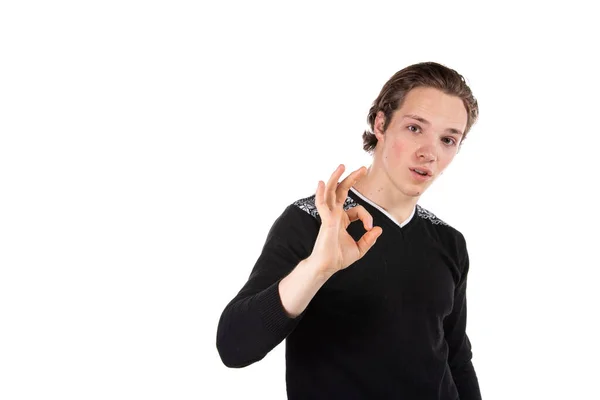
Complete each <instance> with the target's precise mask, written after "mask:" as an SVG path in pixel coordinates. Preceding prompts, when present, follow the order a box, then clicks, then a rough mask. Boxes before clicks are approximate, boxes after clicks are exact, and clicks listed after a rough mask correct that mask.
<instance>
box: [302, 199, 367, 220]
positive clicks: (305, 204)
mask: <svg viewBox="0 0 600 400" xmlns="http://www.w3.org/2000/svg"><path fill="white" fill-rule="evenodd" d="M291 205H292V206H294V207H297V208H298V209H299V210H302V211H304V212H305V213H307V214H308V215H310V216H312V217H313V218H315V219H317V220H320V219H321V218H320V217H319V210H317V205H316V195H314V194H313V195H312V196H308V197H303V198H301V199H298V200H296V201H294V202H293V203H292V204H291ZM357 205H358V203H357V202H356V201H355V200H354V199H353V198H352V197H350V196H347V197H346V200H345V201H344V210H349V209H351V208H352V207H356V206H357Z"/></svg>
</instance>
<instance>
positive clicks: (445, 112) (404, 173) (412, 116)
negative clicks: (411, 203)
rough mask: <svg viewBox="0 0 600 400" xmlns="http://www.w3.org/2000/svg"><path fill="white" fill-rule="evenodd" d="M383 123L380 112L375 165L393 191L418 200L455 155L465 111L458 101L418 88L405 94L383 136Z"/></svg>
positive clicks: (377, 125)
mask: <svg viewBox="0 0 600 400" xmlns="http://www.w3.org/2000/svg"><path fill="white" fill-rule="evenodd" d="M384 122H385V115H384V114H383V112H381V111H380V112H379V113H378V115H377V117H376V119H375V126H374V128H375V129H374V130H375V135H376V136H377V139H378V143H377V148H376V151H375V157H376V158H377V159H378V161H377V162H378V164H379V165H380V166H381V167H382V168H383V170H384V173H385V174H387V177H388V179H389V181H390V182H391V183H392V185H394V186H395V187H396V189H398V190H399V191H401V192H402V193H404V194H405V195H407V196H420V195H421V194H423V192H424V191H425V190H426V189H427V188H428V187H429V186H430V185H431V184H432V183H433V181H434V180H435V179H436V178H437V177H438V176H439V175H440V174H441V173H442V171H444V169H446V167H447V166H448V165H449V164H450V162H451V161H452V159H453V158H454V156H455V155H456V153H457V151H458V145H459V143H460V140H461V138H462V136H461V133H462V132H464V130H465V128H466V126H467V111H466V109H465V106H464V104H463V102H462V100H461V99H460V98H459V97H456V96H450V95H447V94H445V93H443V92H442V91H440V90H437V89H432V88H424V87H419V88H415V89H412V90H410V91H409V92H408V94H407V95H406V97H405V99H404V103H403V104H402V107H400V108H399V109H398V110H396V111H395V112H394V114H393V115H392V121H391V122H390V124H389V126H388V128H387V130H386V131H385V133H383V132H382V129H383V123H384ZM415 168H416V169H421V170H423V169H424V170H427V173H428V176H426V177H422V176H420V175H419V174H418V173H416V172H413V171H412V169H415Z"/></svg>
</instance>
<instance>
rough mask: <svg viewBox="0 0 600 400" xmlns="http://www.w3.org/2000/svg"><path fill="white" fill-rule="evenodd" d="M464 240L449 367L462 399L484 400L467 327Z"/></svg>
mask: <svg viewBox="0 0 600 400" xmlns="http://www.w3.org/2000/svg"><path fill="white" fill-rule="evenodd" d="M461 238H462V252H461V253H462V260H461V267H462V274H461V278H460V280H459V283H458V285H457V287H456V289H455V292H454V307H453V310H452V313H451V314H450V315H448V317H447V318H446V319H445V320H444V336H445V339H446V342H447V343H448V364H449V366H450V370H451V371H452V377H453V379H454V383H455V384H456V388H457V390H458V394H459V398H460V400H481V392H480V389H479V382H478V379H477V374H476V373H475V368H474V367H473V362H472V361H471V358H472V356H473V354H472V352H471V342H470V341H469V337H468V336H467V333H466V325H467V294H466V293H467V276H468V271H469V256H468V253H467V248H466V243H465V242H464V237H463V236H462V234H461Z"/></svg>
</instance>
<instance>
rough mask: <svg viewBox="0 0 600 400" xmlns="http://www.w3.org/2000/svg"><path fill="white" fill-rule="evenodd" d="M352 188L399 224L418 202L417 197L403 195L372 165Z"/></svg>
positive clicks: (383, 173)
mask: <svg viewBox="0 0 600 400" xmlns="http://www.w3.org/2000/svg"><path fill="white" fill-rule="evenodd" d="M378 171H379V172H378ZM353 187H354V189H356V190H357V191H358V192H359V193H360V194H362V195H363V196H364V197H366V198H368V199H369V200H371V201H372V202H373V203H375V204H377V205H378V206H379V207H381V208H383V209H384V210H385V211H387V212H388V213H389V214H390V215H391V216H392V217H394V218H395V219H396V221H398V222H399V223H402V222H404V221H405V220H406V219H407V218H408V217H409V216H410V215H411V214H412V212H413V210H414V208H415V205H416V204H417V202H418V201H419V196H409V195H407V194H405V193H403V192H402V191H401V190H400V189H399V188H398V187H397V186H395V185H394V183H393V182H391V181H390V179H389V177H388V176H387V174H385V172H383V170H382V169H374V168H373V166H372V165H371V166H370V167H369V168H368V170H367V174H366V175H365V176H364V177H363V178H362V179H361V180H359V181H358V182H356V183H355V184H354V185H353Z"/></svg>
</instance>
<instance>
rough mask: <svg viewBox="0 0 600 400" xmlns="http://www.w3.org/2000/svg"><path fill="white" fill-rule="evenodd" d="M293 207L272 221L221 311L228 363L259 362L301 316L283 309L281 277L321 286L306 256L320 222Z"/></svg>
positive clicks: (222, 350)
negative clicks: (245, 278)
mask: <svg viewBox="0 0 600 400" xmlns="http://www.w3.org/2000/svg"><path fill="white" fill-rule="evenodd" d="M294 208H295V206H290V207H288V208H287V209H286V210H285V211H284V212H283V214H282V215H281V216H280V217H279V218H278V219H277V220H276V221H275V223H274V224H273V226H272V228H271V230H270V231H269V234H268V235H267V239H266V241H265V245H264V247H263V249H262V252H261V254H260V256H259V258H258V260H257V261H256V263H255V265H254V268H253V269H252V273H251V274H250V277H249V279H248V281H247V282H246V284H245V285H244V287H243V288H242V289H241V290H240V292H239V293H238V294H237V295H236V296H235V298H233V300H231V301H230V302H229V304H227V306H226V307H225V309H224V310H223V313H222V314H221V318H220V320H219V325H218V328H217V349H218V351H219V355H220V356H221V359H222V361H223V363H224V364H225V365H226V366H228V367H232V368H240V367H245V366H247V365H250V364H252V363H254V362H256V361H259V360H261V359H262V358H264V357H265V356H266V355H267V353H268V352H270V351H271V350H272V349H273V348H275V346H277V345H278V344H279V343H281V342H282V341H283V340H284V339H285V338H286V337H287V336H288V335H289V334H290V333H291V332H292V331H293V330H294V328H295V327H296V325H297V324H298V322H299V321H300V320H301V319H302V316H303V311H304V309H302V312H299V313H293V312H290V311H289V310H286V306H285V305H284V300H283V299H285V297H284V296H282V294H281V293H280V284H281V283H282V281H289V280H290V279H293V280H295V285H296V286H298V287H304V288H306V287H312V286H313V285H312V284H314V286H318V287H320V285H318V283H319V282H318V281H317V280H316V279H315V278H314V277H313V276H311V269H312V268H313V265H312V264H311V262H310V260H308V256H310V253H311V249H312V245H313V244H314V240H315V238H316V236H317V232H318V226H317V225H316V223H312V224H311V221H310V218H311V217H310V216H308V215H302V214H303V213H304V212H303V211H300V210H298V209H294ZM311 237H312V240H311ZM311 280H313V282H309V281H311ZM311 283H312V284H311ZM318 287H316V288H315V289H314V291H315V292H316V290H318ZM288 307H289V306H288ZM304 308H305V307H304ZM293 314H295V315H293Z"/></svg>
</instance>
